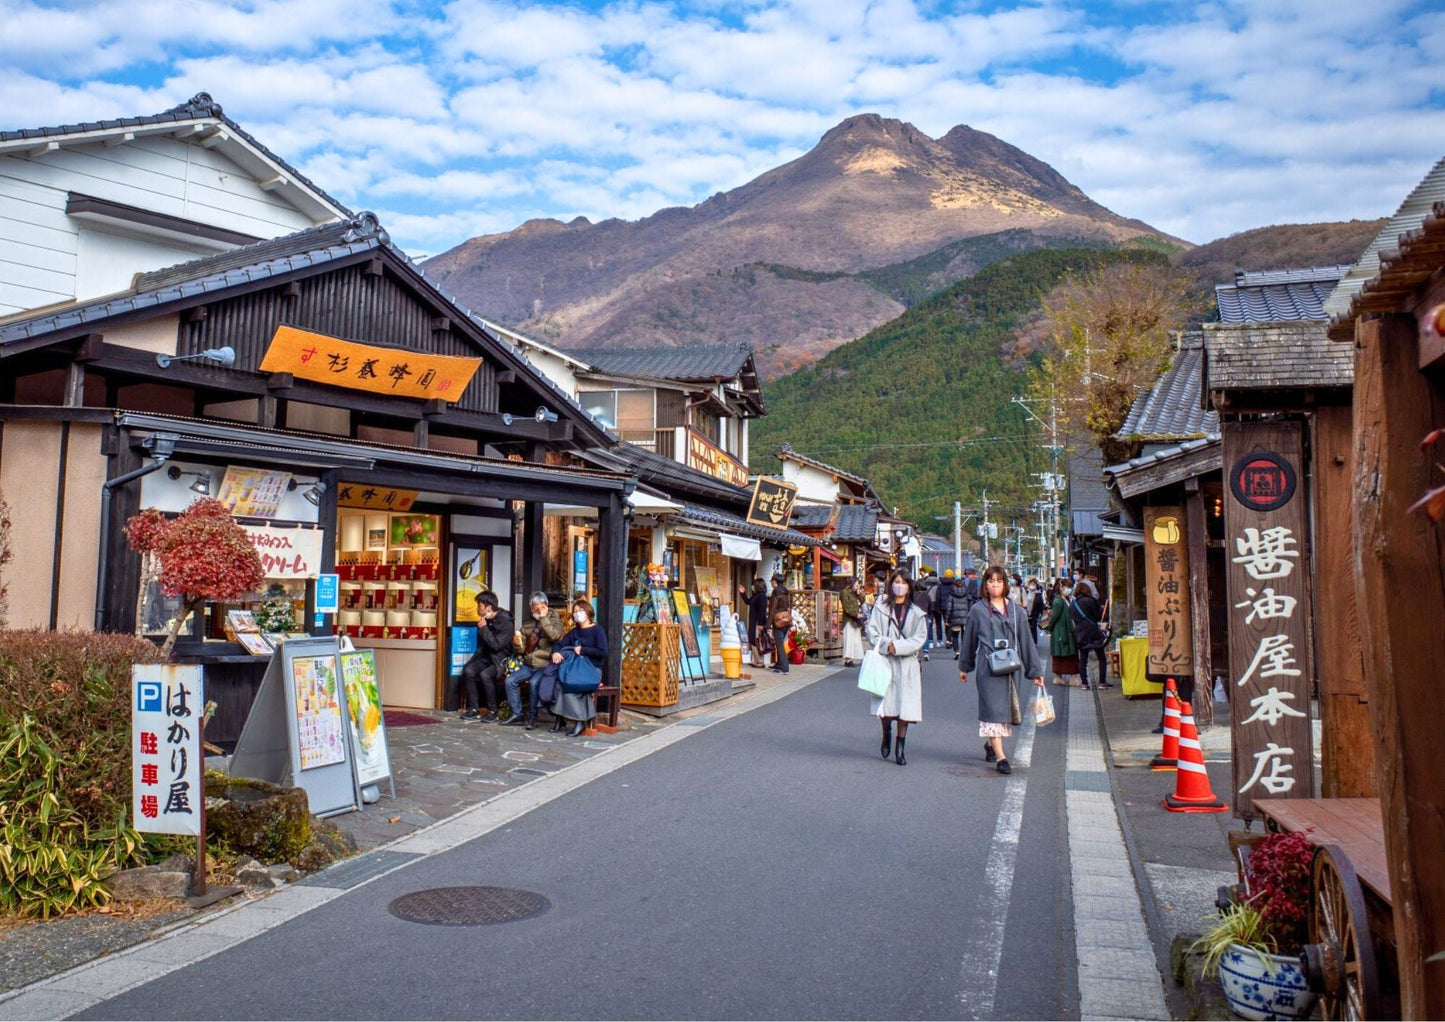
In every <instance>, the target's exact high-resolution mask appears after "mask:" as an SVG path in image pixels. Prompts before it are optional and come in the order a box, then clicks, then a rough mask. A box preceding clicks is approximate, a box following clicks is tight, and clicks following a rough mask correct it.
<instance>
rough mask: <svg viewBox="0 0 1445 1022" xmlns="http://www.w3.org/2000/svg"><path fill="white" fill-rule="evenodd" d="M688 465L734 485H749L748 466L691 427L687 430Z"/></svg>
mask: <svg viewBox="0 0 1445 1022" xmlns="http://www.w3.org/2000/svg"><path fill="white" fill-rule="evenodd" d="M687 467H688V468H695V469H697V470H698V471H699V472H706V473H707V474H708V475H710V476H716V477H717V478H719V479H721V480H722V481H723V482H725V483H732V484H733V485H734V486H746V485H748V467H747V466H746V465H744V464H743V463H742V462H740V461H738V460H737V459H736V458H734V457H733V456H732V455H730V454H728V453H727V452H726V451H724V450H723V449H722V448H721V447H719V446H718V445H717V444H715V443H713V442H712V441H711V440H709V439H708V438H707V437H705V436H703V435H702V434H701V433H699V432H698V431H697V430H695V429H692V428H691V427H689V428H688V430H687Z"/></svg>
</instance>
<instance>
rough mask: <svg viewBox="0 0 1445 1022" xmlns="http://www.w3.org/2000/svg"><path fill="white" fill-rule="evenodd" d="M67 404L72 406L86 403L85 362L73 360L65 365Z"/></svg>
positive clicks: (77, 406) (76, 406) (75, 406)
mask: <svg viewBox="0 0 1445 1022" xmlns="http://www.w3.org/2000/svg"><path fill="white" fill-rule="evenodd" d="M65 404H66V405H67V406H68V407H70V408H79V407H81V406H82V405H83V404H85V363H84V362H71V363H70V364H69V365H68V366H66V367H65Z"/></svg>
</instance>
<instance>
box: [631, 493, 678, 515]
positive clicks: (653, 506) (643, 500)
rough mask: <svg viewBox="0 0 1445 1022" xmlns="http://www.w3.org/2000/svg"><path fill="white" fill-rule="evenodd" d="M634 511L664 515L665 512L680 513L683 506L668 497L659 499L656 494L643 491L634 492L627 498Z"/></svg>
mask: <svg viewBox="0 0 1445 1022" xmlns="http://www.w3.org/2000/svg"><path fill="white" fill-rule="evenodd" d="M627 503H629V504H631V505H632V507H633V510H635V511H641V512H643V513H644V514H655V513H662V512H665V511H680V510H681V509H682V505H681V504H679V503H677V502H676V501H673V500H668V499H667V498H666V497H659V496H657V495H656V494H652V493H646V492H644V491H642V490H633V491H632V493H631V494H630V495H629V496H628V498H627Z"/></svg>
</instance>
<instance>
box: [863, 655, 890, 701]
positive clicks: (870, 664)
mask: <svg viewBox="0 0 1445 1022" xmlns="http://www.w3.org/2000/svg"><path fill="white" fill-rule="evenodd" d="M892 682H893V669H892V668H891V667H889V666H888V661H887V660H885V659H883V654H882V653H880V652H878V650H876V649H870V650H868V651H867V652H866V653H864V654H863V663H862V664H860V665H859V667H858V687H859V688H861V689H862V690H863V691H864V692H868V693H870V694H871V695H875V696H877V697H878V698H879V699H882V698H883V694H884V693H885V692H887V691H888V686H889V685H890V684H892Z"/></svg>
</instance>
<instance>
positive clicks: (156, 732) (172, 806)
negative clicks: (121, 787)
mask: <svg viewBox="0 0 1445 1022" xmlns="http://www.w3.org/2000/svg"><path fill="white" fill-rule="evenodd" d="M130 705H131V715H130V722H131V821H130V822H131V825H132V826H133V827H135V829H136V830H139V831H144V832H145V833H147V834H189V835H191V836H195V835H197V834H199V833H200V832H201V800H202V799H203V798H205V794H204V792H203V791H202V789H201V771H202V769H203V768H204V766H205V761H204V757H203V755H202V753H201V707H202V706H204V705H205V692H204V688H203V684H202V679H201V668H200V666H198V665H193V664H185V665H182V664H136V665H135V666H134V667H132V668H131V702H130Z"/></svg>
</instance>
